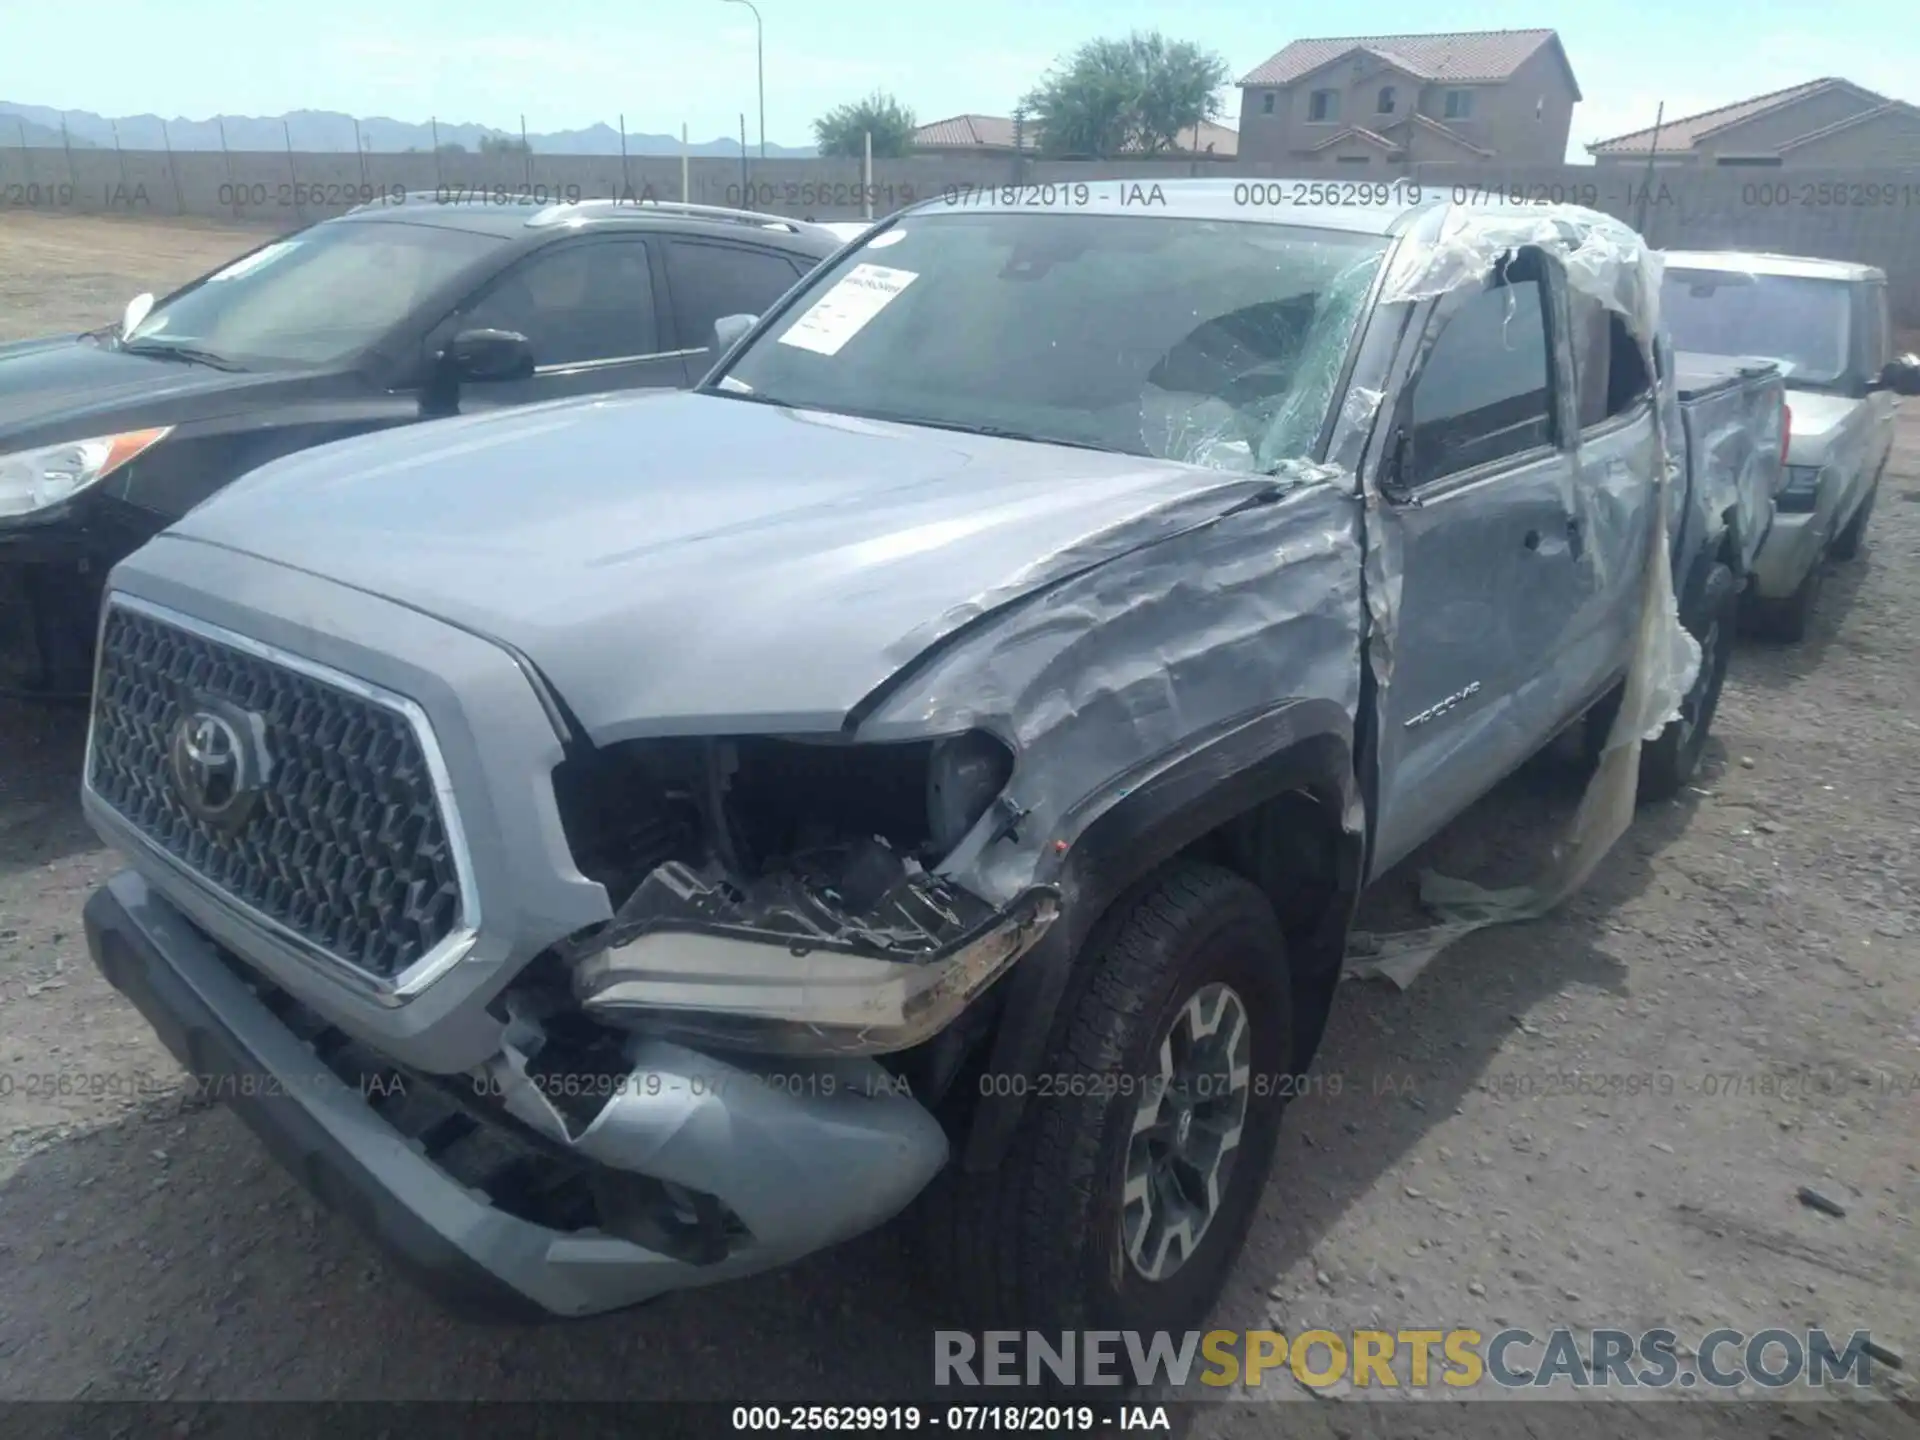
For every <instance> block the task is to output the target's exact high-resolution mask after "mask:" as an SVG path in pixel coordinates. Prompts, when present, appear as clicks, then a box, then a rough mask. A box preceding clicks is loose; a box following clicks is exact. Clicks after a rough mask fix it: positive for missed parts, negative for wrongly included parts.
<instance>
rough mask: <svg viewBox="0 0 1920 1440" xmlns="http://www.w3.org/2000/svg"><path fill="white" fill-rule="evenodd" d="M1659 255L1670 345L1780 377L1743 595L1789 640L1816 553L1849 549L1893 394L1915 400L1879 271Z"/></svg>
mask: <svg viewBox="0 0 1920 1440" xmlns="http://www.w3.org/2000/svg"><path fill="white" fill-rule="evenodd" d="M1664 259H1665V262H1666V267H1667V270H1666V285H1665V292H1664V294H1663V297H1662V302H1661V308H1662V310H1663V312H1664V314H1665V315H1666V317H1667V323H1668V326H1669V328H1670V330H1671V333H1672V335H1673V337H1674V344H1675V345H1676V346H1677V347H1678V348H1679V349H1681V350H1685V351H1692V352H1698V353H1700V354H1705V355H1719V356H1726V357H1735V358H1738V357H1745V356H1757V357H1762V358H1764V359H1767V360H1771V361H1773V362H1774V363H1776V364H1777V365H1778V366H1779V368H1780V369H1781V371H1782V372H1783V373H1784V375H1785V377H1786V385H1787V404H1788V408H1789V410H1790V411H1791V414H1792V418H1791V422H1790V424H1791V434H1790V436H1789V438H1788V448H1787V471H1786V476H1785V481H1784V484H1783V486H1782V488H1781V490H1780V493H1779V495H1778V496H1777V497H1776V500H1775V516H1774V522H1773V526H1772V529H1771V531H1770V532H1769V534H1768V536H1767V538H1766V541H1765V543H1764V544H1763V545H1762V546H1761V549H1760V554H1759V556H1758V558H1757V559H1756V561H1755V563H1754V575H1753V585H1752V587H1751V589H1750V590H1749V592H1748V599H1749V607H1750V611H1751V614H1752V617H1753V618H1754V619H1755V620H1757V621H1758V622H1759V625H1760V627H1761V628H1763V629H1766V630H1768V631H1770V632H1772V633H1773V634H1775V635H1777V636H1779V637H1780V638H1781V639H1786V640H1799V639H1802V638H1804V637H1805V635H1806V633H1807V622H1808V620H1809V619H1810V618H1811V616H1812V614H1813V608H1814V603H1815V601H1816V600H1817V599H1818V597H1819V593H1820V588H1821V581H1822V579H1823V577H1824V576H1825V574H1826V570H1827V561H1828V558H1829V557H1831V558H1833V559H1835V560H1851V559H1852V558H1853V557H1854V556H1855V555H1857V554H1858V553H1859V551H1860V542H1861V540H1862V539H1863V538H1864V537H1865V535H1866V530H1867V522H1868V520H1869V518H1870V517H1871V516H1872V514H1873V502H1874V500H1875V498H1876V497H1877V496H1878V495H1879V493H1880V476H1881V472H1882V471H1884V470H1885V469H1886V465H1887V456H1888V455H1889V454H1891V453H1892V450H1893V417H1894V411H1895V409H1896V408H1897V407H1898V404H1899V401H1898V400H1897V399H1896V398H1895V397H1896V396H1899V395H1915V394H1920V366H1917V365H1916V364H1915V363H1914V361H1913V360H1912V358H1911V357H1900V358H1895V356H1894V355H1893V351H1892V343H1893V341H1892V332H1891V330H1890V328H1889V324H1888V316H1887V277H1886V275H1885V273H1884V272H1882V271H1880V270H1878V269H1875V268H1874V267H1873V266H1870V265H1854V264H1849V263H1846V262H1844V261H1839V260H1816V259H1811V258H1808V257H1806V256H1800V255H1761V254H1751V253H1746V252H1741V251H1731V250H1722V251H1680V250H1674V251H1669V252H1667V253H1666V255H1665V257H1664Z"/></svg>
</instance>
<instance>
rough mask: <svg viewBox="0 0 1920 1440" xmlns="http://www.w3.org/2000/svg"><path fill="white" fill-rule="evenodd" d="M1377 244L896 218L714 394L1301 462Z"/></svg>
mask: <svg viewBox="0 0 1920 1440" xmlns="http://www.w3.org/2000/svg"><path fill="white" fill-rule="evenodd" d="M1387 244H1388V242H1387V241H1386V240H1385V239H1383V238H1381V237H1379V236H1376V235H1350V234H1345V233H1342V232H1339V231H1332V230H1317V229H1304V228H1294V227H1284V226H1278V225H1268V224H1259V223H1254V222H1245V221H1215V220H1190V219H1169V218H1165V217H1159V216H1150V217H1149V216H1142V217H1131V216H1118V215H1110V214H1109V215H1093V214H1076V215H1061V214H1033V213H1011V214H1009V213H992V214H935V215H928V214H924V213H916V214H911V215H907V216H905V217H903V218H902V219H901V220H900V221H899V223H898V224H896V225H894V226H893V227H891V228H890V229H888V230H886V231H883V232H882V233H881V234H880V235H878V236H876V237H875V239H874V240H873V241H871V242H869V243H868V244H867V245H866V246H865V247H864V248H863V249H861V250H860V251H858V252H856V253H854V254H852V255H849V256H847V257H846V258H844V259H842V260H841V261H839V262H838V263H837V264H835V265H834V266H833V267H832V268H831V269H829V270H827V271H824V272H823V273H822V275H821V277H820V278H819V280H818V281H817V282H816V283H814V284H811V285H810V286H809V287H808V289H807V291H806V294H805V295H804V296H803V297H802V298H801V299H799V300H798V301H797V302H796V303H795V305H794V306H793V308H792V309H791V310H790V311H788V312H787V313H786V314H785V315H783V316H782V317H781V319H780V320H779V322H777V323H776V324H775V325H774V326H773V327H772V328H771V329H769V330H768V331H767V332H766V333H765V334H763V335H761V336H760V337H759V338H758V339H757V340H756V341H755V342H754V343H753V344H752V345H751V346H749V347H748V349H747V350H746V351H744V352H743V353H742V354H741V355H740V356H739V357H738V358H737V359H736V360H735V361H734V362H733V364H732V365H731V366H730V367H729V369H728V372H727V374H726V375H725V376H724V377H723V378H722V379H721V380H720V381H719V382H718V386H719V388H720V389H721V390H722V391H733V392H735V393H746V392H748V391H750V392H751V393H752V394H753V395H754V396H755V397H756V398H760V399H765V400H769V401H773V402H776V403H779V404H784V405H792V406H796V407H801V408H808V409H818V410H830V411H838V412H841V413H843V414H851V415H863V416H869V417H873V418H878V419H888V420H904V421H909V422H918V423H922V424H930V425H945V426H954V427H959V428H965V429H984V430H991V431H1001V432H1006V433H1010V434H1014V435H1019V436H1023V437H1028V438H1032V439H1038V440H1048V441H1053V442H1056V443H1063V444H1070V445H1087V446H1093V447H1096V448H1100V449H1108V450H1116V451H1123V452H1126V453H1129V454H1137V455H1150V456H1155V457H1160V458H1165V459H1173V460H1181V461H1186V462H1188V463H1191V464H1198V465H1209V466H1213V467H1216V468H1219V469H1227V470H1249V469H1261V470H1265V469H1268V468H1270V467H1271V466H1273V465H1274V464H1275V463H1277V462H1278V461H1280V460H1284V459H1288V458H1292V457H1297V456H1304V455H1307V454H1309V453H1310V452H1311V451H1312V450H1313V448H1314V446H1315V443H1316V441H1317V439H1318V437H1319V434H1320V430H1321V425H1322V422H1323V421H1324V420H1325V418H1326V415H1327V411H1328V407H1329V405H1330V404H1331V403H1332V398H1333V394H1334V390H1335V387H1336V385H1337V383H1338V378H1339V371H1340V367H1341V362H1342V360H1343V358H1344V356H1345V354H1346V350H1347V344H1348V340H1349V339H1350V337H1351V336H1352V333H1353V328H1354V325H1355V323H1356V320H1357V319H1358V316H1359V314H1360V311H1361V308H1362V304H1363V301H1364V299H1365V296H1366V294H1367V291H1368V287H1369V284H1370V282H1371V280H1372V278H1373V274H1374V271H1375V269H1376V268H1377V267H1378V265H1379V263H1380V258H1381V256H1382V255H1383V254H1384V253H1385V251H1386V247H1387Z"/></svg>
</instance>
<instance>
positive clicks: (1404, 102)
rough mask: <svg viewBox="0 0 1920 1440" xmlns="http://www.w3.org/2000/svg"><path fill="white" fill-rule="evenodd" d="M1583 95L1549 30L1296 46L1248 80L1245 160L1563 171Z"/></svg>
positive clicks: (1243, 85) (1243, 89)
mask: <svg viewBox="0 0 1920 1440" xmlns="http://www.w3.org/2000/svg"><path fill="white" fill-rule="evenodd" d="M1579 99H1580V85H1579V82H1578V81H1576V80H1575V79H1574V78H1573V67H1572V65H1570V64H1569V63H1568V62H1567V53H1566V51H1565V50H1564V49H1562V48H1561V45H1560V37H1559V36H1558V35H1557V34H1555V33H1554V32H1553V31H1551V30H1480V31H1470V32H1463V33H1460V34H1453V35H1371V36H1349V37H1346V38H1344V39H1329V40H1296V41H1294V42H1293V43H1292V44H1291V45H1289V46H1287V48H1286V49H1284V50H1282V51H1281V52H1280V53H1279V54H1277V55H1275V56H1274V57H1273V58H1272V59H1270V60H1268V61H1267V62H1266V63H1265V64H1264V65H1261V66H1259V67H1258V68H1257V69H1255V70H1254V71H1253V72H1252V73H1251V74H1249V75H1248V76H1247V77H1246V78H1245V79H1243V80H1242V81H1241V82H1240V158H1241V159H1242V160H1250V161H1255V162H1266V163H1271V164H1279V165H1285V166H1288V167H1290V168H1293V167H1299V168H1320V167H1326V168H1332V167H1334V166H1338V167H1340V168H1342V169H1347V168H1358V167H1361V166H1366V165H1374V166H1384V165H1392V166H1404V165H1407V164H1412V163H1419V164H1428V165H1432V164H1485V163H1487V162H1489V161H1499V162H1502V163H1506V164H1550V165H1558V164H1561V163H1563V162H1564V161H1565V159H1566V153H1567V132H1568V131H1569V129H1570V128H1571V127H1572V124H1573V107H1574V105H1575V104H1576V103H1577V102H1578V101H1579Z"/></svg>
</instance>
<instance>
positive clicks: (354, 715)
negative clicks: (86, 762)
mask: <svg viewBox="0 0 1920 1440" xmlns="http://www.w3.org/2000/svg"><path fill="white" fill-rule="evenodd" d="M100 648H101V655H100V678H99V682H98V685H97V687H96V690H95V694H94V719H93V752H92V755H91V757H90V779H91V782H92V785H93V788H94V790H95V791H96V792H97V793H98V794H99V796H100V798H101V799H103V800H105V801H106V802H107V804H109V805H111V806H112V807H113V808H114V809H115V810H117V811H118V812H119V813H120V815H121V816H122V817H124V818H125V819H126V820H127V821H128V822H129V823H130V824H131V825H132V826H133V827H134V828H135V829H137V830H138V831H139V832H140V833H141V834H142V835H144V836H146V838H147V839H148V840H150V841H152V842H153V843H154V844H156V845H158V846H159V847H160V848H161V849H162V850H164V851H166V852H167V853H168V854H169V855H171V856H173V857H174V859H176V860H178V861H180V862H181V863H182V864H184V865H186V866H187V867H188V868H189V869H191V870H193V871H195V872H196V873H198V874H199V875H201V876H203V877H205V878H206V879H207V880H209V881H211V882H212V883H213V884H214V885H217V886H218V887H219V888H220V889H222V890H224V891H225V892H226V893H227V894H229V895H231V896H232V897H233V898H234V899H236V900H239V901H242V902H243V903H245V904H247V905H250V906H252V907H253V908H254V909H255V910H257V911H259V912H261V913H262V914H264V915H267V916H269V917H271V918H272V919H274V920H277V921H279V922H280V923H281V924H283V925H285V926H287V927H288V928H289V929H291V930H293V931H294V932H295V933H297V934H299V935H301V936H302V937H304V938H305V939H307V940H309V941H311V942H312V943H313V944H315V945H317V946H319V947H320V948H322V949H323V950H326V951H328V952H329V953H331V954H332V955H334V956H335V957H337V958H339V959H341V960H344V961H346V962H348V963H349V964H352V965H355V966H358V967H359V968H360V969H362V970H365V971H367V972H369V973H370V974H373V975H376V976H380V977H383V978H391V977H392V976H394V975H396V974H398V973H399V972H400V971H402V970H404V969H406V968H407V966H409V965H410V964H412V963H413V962H414V961H416V960H418V959H419V958H420V957H421V956H423V955H425V954H426V953H427V952H428V951H429V950H431V949H432V948H433V947H434V946H435V945H436V944H438V943H439V942H440V941H441V940H443V939H445V938H446V936H447V935H448V934H449V933H450V932H451V931H452V930H453V928H454V925H455V924H456V922H457V920H458V917H459V912H460V885H459V879H458V876H457V873H456V871H455V869H454V863H453V852H452V847H451V846H450V844H449V843H448V840H447V831H446V824H445V821H444V818H443V817H442V815H441V813H440V806H439V801H438V798H437V797H436V794H435V790H434V785H433V777H432V773H431V772H430V771H429V769H428V767H427V762H426V756H425V754H424V753H423V752H422V750H421V746H420V741H419V737H418V736H417V735H416V734H415V733H414V730H413V727H412V725H411V724H409V723H408V721H407V719H406V717H405V716H403V715H400V714H398V713H396V712H395V711H393V710H391V709H389V708H388V707H386V706H384V705H380V704H376V703H375V702H373V701H371V700H367V699H364V698H362V697H361V696H358V695H353V694H350V693H348V692H347V691H345V690H341V689H339V688H337V687H335V686H333V685H329V684H327V683H326V682H324V681H321V680H316V679H314V678H312V677H311V676H307V675H303V674H300V673H299V672H297V671H294V670H289V669H286V668H285V667H283V666H280V665H276V664H274V663H273V662H272V661H270V660H264V659H261V658H259V657H258V656H254V655H249V654H247V653H246V652H244V651H241V650H237V649H234V648H233V647H231V646H228V645H223V644H221V643H219V642H218V641H215V640H209V639H207V638H205V637H204V636H201V635H197V634H194V633H192V632H190V631H186V630H182V629H180V628H178V627H177V626H173V625H169V624H167V623H166V622H164V621H161V620H156V619H154V618H152V617H150V616H147V615H144V614H140V613H138V612H135V611H130V610H126V609H123V608H120V607H117V606H116V607H114V608H113V609H112V610H110V611H109V612H108V616H107V622H106V630H105V634H104V635H103V637H102V640H101V647H100ZM207 697H211V698H214V699H217V700H223V701H227V702H229V703H231V704H233V705H238V706H241V707H244V708H245V709H247V710H250V711H252V712H254V713H255V714H257V715H259V716H261V717H262V718H263V720H264V722H265V730H264V734H265V744H266V749H267V752H268V755H269V756H270V758H271V762H272V764H271V769H270V772H269V774H268V777H267V782H266V786H265V789H264V791H263V793H262V794H261V795H260V797H259V801H258V803H257V804H256V805H255V806H254V808H253V810H252V812H251V814H250V815H249V816H248V817H247V819H246V821H245V823H244V824H243V825H241V826H240V827H238V828H237V829H233V830H231V831H229V830H227V829H217V828H215V827H212V826H209V825H207V824H205V823H203V822H202V821H200V820H199V819H197V818H196V817H195V816H193V815H192V814H190V813H189V812H188V810H187V809H186V808H185V807H184V806H183V805H182V804H181V801H180V798H179V795H178V793H177V791H176V790H175V786H174V780H173V777H172V771H171V769H170V767H169V763H168V755H169V750H170V747H171V745H172V741H173V735H174V728H175V725H176V724H177V722H178V721H179V720H180V718H181V716H182V714H183V713H184V711H185V707H186V706H187V705H188V704H189V703H191V702H192V701H193V700H195V699H200V698H207Z"/></svg>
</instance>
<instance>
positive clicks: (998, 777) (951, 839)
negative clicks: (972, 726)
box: [927, 730, 1013, 856]
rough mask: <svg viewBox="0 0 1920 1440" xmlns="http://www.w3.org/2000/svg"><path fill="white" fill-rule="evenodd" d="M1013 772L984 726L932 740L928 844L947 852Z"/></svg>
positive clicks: (1005, 754)
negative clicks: (962, 733) (980, 728)
mask: <svg viewBox="0 0 1920 1440" xmlns="http://www.w3.org/2000/svg"><path fill="white" fill-rule="evenodd" d="M1012 774H1013V756H1012V754H1011V753H1010V752H1009V751H1008V750H1007V747H1006V746H1004V745H1002V744H1001V743H1000V742H999V741H998V740H996V739H994V738H993V736H991V735H989V734H987V733H986V731H984V730H969V731H967V733H966V734H964V735H955V736H951V737H949V738H947V739H943V740H937V741H935V742H934V746H933V755H932V757H931V759H930V761H929V763H928V766H927V827H928V831H929V835H928V843H929V848H930V849H931V850H932V852H933V854H934V855H936V856H946V855H949V854H951V853H952V852H953V848H954V846H956V845H958V844H959V843H960V842H961V841H962V840H963V839H965V838H966V834H967V832H968V831H969V830H971V829H972V828H973V827H974V825H975V824H977V823H978V822H979V819H980V817H981V816H982V815H984V814H986V813H987V807H988V806H989V805H991V804H993V801H994V797H995V796H997V795H998V794H999V793H1000V792H1001V791H1002V790H1004V789H1005V788H1006V785H1007V780H1008V779H1009V778H1010V777H1011V776H1012Z"/></svg>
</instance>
